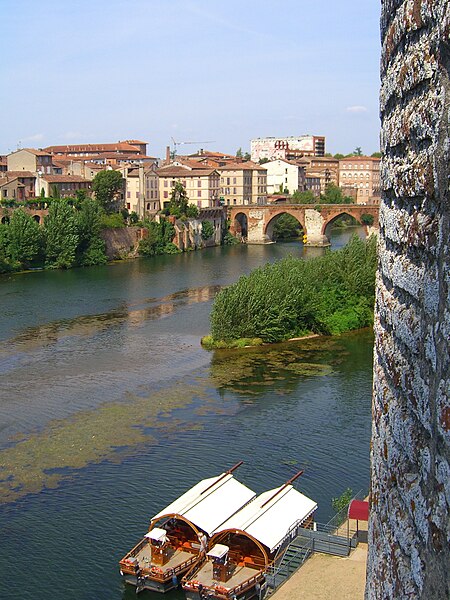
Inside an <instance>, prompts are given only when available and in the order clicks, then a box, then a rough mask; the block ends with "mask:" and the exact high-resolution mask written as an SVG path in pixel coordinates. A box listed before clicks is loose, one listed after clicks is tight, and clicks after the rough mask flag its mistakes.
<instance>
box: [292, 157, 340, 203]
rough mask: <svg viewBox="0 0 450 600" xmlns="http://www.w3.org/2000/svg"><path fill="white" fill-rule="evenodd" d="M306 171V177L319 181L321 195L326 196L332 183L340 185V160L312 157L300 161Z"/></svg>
mask: <svg viewBox="0 0 450 600" xmlns="http://www.w3.org/2000/svg"><path fill="white" fill-rule="evenodd" d="M298 162H299V164H301V165H303V166H304V167H305V170H306V177H309V178H312V179H319V181H320V193H321V194H325V192H326V189H327V186H328V185H329V184H330V183H333V184H334V185H339V160H338V159H337V158H332V157H331V156H311V157H303V158H300V159H299V160H298Z"/></svg>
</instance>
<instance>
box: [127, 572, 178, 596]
mask: <svg viewBox="0 0 450 600" xmlns="http://www.w3.org/2000/svg"><path fill="white" fill-rule="evenodd" d="M123 580H124V582H125V583H128V584H129V585H133V586H134V587H135V588H136V593H137V592H138V591H143V590H149V591H151V592H159V593H162V594H165V593H166V592H170V591H171V590H174V589H176V588H177V587H178V583H177V584H176V585H175V584H174V582H173V581H172V579H166V580H165V581H160V580H157V579H151V578H150V577H148V576H147V577H139V578H138V577H136V575H130V574H128V573H127V574H125V573H124V575H123Z"/></svg>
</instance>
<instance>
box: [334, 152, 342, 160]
mask: <svg viewBox="0 0 450 600" xmlns="http://www.w3.org/2000/svg"><path fill="white" fill-rule="evenodd" d="M333 158H338V159H340V158H344V155H343V154H341V153H340V152H338V153H337V154H335V155H334V157H333Z"/></svg>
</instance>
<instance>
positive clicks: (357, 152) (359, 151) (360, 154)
mask: <svg viewBox="0 0 450 600" xmlns="http://www.w3.org/2000/svg"><path fill="white" fill-rule="evenodd" d="M353 154H354V155H355V156H362V150H361V146H357V147H356V148H355V150H354V151H353Z"/></svg>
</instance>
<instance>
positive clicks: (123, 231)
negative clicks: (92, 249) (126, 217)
mask: <svg viewBox="0 0 450 600" xmlns="http://www.w3.org/2000/svg"><path fill="white" fill-rule="evenodd" d="M145 233H146V230H145V229H143V228H142V227H118V228H115V229H103V230H102V231H101V234H100V235H101V236H102V238H103V239H104V240H105V244H106V256H107V257H108V259H109V260H112V259H117V258H126V257H131V256H135V255H136V254H137V248H138V245H139V242H140V240H141V239H142V238H143V237H144V236H145Z"/></svg>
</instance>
